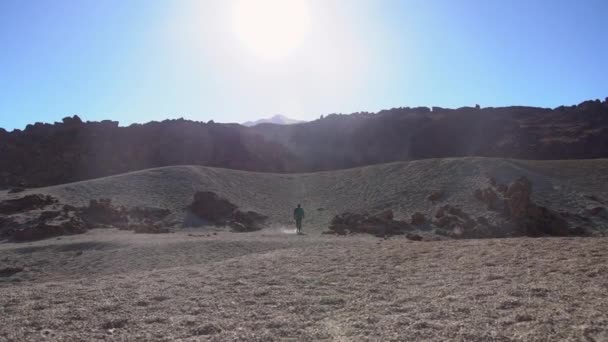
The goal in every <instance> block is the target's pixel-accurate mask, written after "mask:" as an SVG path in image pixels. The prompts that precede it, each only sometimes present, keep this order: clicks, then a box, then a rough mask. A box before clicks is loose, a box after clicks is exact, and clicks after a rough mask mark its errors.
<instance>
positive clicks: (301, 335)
mask: <svg viewBox="0 0 608 342" xmlns="http://www.w3.org/2000/svg"><path fill="white" fill-rule="evenodd" d="M607 243H608V240H607V239H605V238H547V239H529V238H522V239H501V240H468V241H437V242H411V241H408V240H405V239H400V238H396V239H391V240H382V239H375V238H372V237H348V238H345V237H333V236H331V237H325V236H318V235H308V236H296V235H293V234H282V233H279V232H257V233H248V234H230V233H225V232H220V233H218V234H217V235H209V236H206V235H198V234H197V235H196V236H191V235H190V236H189V235H188V233H186V232H180V233H175V234H168V235H134V234H131V233H129V232H124V231H116V230H93V231H90V232H88V233H86V234H83V235H76V236H70V237H63V238H61V239H60V240H56V239H51V240H45V241H38V242H34V243H28V244H2V245H0V261H1V262H2V264H3V265H19V266H22V267H24V268H25V270H24V271H22V272H20V273H17V274H15V275H12V276H10V277H3V278H0V293H1V295H0V317H2V324H1V325H0V340H2V341H5V340H6V341H13V340H15V341H21V340H31V341H41V340H63V341H93V340H113V341H133V340H140V341H154V340H158V341H172V340H182V341H199V340H200V341H205V340H211V341H231V340H241V341H272V340H288V341H289V340H291V341H359V340H372V341H408V340H409V341H425V340H427V341H431V340H432V341H441V340H455V341H556V340H571V341H606V340H608V296H607V295H606V293H607V292H608V249H607V248H606V244H607Z"/></svg>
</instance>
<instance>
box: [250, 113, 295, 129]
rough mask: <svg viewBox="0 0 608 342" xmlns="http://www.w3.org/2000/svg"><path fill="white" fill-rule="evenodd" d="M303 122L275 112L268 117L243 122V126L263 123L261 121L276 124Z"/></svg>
mask: <svg viewBox="0 0 608 342" xmlns="http://www.w3.org/2000/svg"><path fill="white" fill-rule="evenodd" d="M303 122H306V121H302V120H295V119H290V118H288V117H286V116H285V115H281V114H277V115H275V116H273V117H271V118H269V119H260V120H256V121H247V122H244V123H243V126H247V127H253V126H257V125H259V124H263V123H271V124H276V125H293V124H298V123H303Z"/></svg>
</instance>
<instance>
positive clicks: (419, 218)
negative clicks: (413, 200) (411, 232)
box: [411, 212, 426, 226]
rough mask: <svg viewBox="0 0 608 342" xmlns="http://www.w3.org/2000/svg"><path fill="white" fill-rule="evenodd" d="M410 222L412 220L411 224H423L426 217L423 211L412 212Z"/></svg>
mask: <svg viewBox="0 0 608 342" xmlns="http://www.w3.org/2000/svg"><path fill="white" fill-rule="evenodd" d="M411 222H412V225H414V226H419V225H423V224H425V223H426V217H425V216H424V214H423V213H420V212H415V213H414V214H412V221H411Z"/></svg>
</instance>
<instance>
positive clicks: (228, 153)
mask: <svg viewBox="0 0 608 342" xmlns="http://www.w3.org/2000/svg"><path fill="white" fill-rule="evenodd" d="M465 156H484V157H500V158H517V159H530V160H548V159H549V160H563V159H589V158H608V99H607V100H606V101H604V102H600V101H599V100H596V101H586V102H583V103H581V104H579V105H577V106H570V107H558V108H555V109H547V108H534V107H503V108H473V107H464V108H459V109H444V108H437V107H433V108H426V107H420V108H394V109H391V110H384V111H381V112H379V113H376V114H371V113H355V114H351V115H336V114H333V115H328V116H326V117H323V118H321V119H318V120H315V121H312V122H308V123H302V124H295V125H274V124H261V125H257V126H255V127H244V126H241V125H236V124H217V123H213V122H209V123H201V122H192V121H187V120H181V119H180V120H166V121H163V122H151V123H147V124H143V125H131V126H129V127H119V126H118V123H117V122H111V121H104V122H82V121H81V120H80V119H79V118H78V117H73V118H65V119H64V121H63V122H62V123H56V124H53V125H50V124H41V123H39V124H35V125H28V127H26V129H25V130H23V131H19V130H15V131H12V132H6V131H4V130H1V129H0V188H6V187H9V186H17V185H19V184H21V185H22V186H25V187H35V186H46V185H54V184H63V183H68V182H74V181H79V180H86V179H91V178H96V177H103V176H108V175H114V174H120V173H124V172H129V171H135V170H143V169H147V168H153V167H160V166H172V165H205V166H213V167H222V168H231V169H238V170H246V171H257V172H275V173H292V172H311V171H322V170H336V169H345V168H352V167H356V166H365V165H372V164H380V163H387V162H393V161H406V160H418V159H425V158H449V157H465Z"/></svg>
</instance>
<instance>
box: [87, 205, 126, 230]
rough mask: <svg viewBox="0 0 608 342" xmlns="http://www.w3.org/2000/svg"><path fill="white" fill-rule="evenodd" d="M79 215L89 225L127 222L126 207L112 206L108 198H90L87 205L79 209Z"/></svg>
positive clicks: (122, 223) (116, 224)
mask: <svg viewBox="0 0 608 342" xmlns="http://www.w3.org/2000/svg"><path fill="white" fill-rule="evenodd" d="M79 216H80V217H81V218H82V219H83V220H84V221H85V222H86V223H87V224H88V225H90V226H118V225H124V224H127V223H128V222H129V219H128V213H127V211H126V209H125V208H123V207H117V206H114V205H113V204H112V200H111V199H108V198H102V199H99V200H90V201H89V205H88V206H86V207H84V208H81V209H80V212H79Z"/></svg>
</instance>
